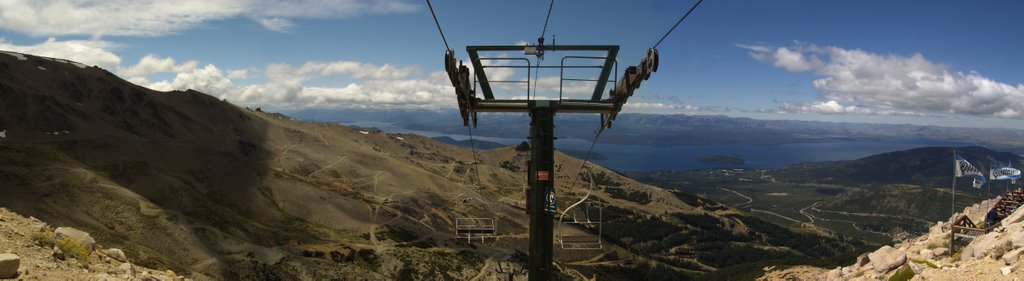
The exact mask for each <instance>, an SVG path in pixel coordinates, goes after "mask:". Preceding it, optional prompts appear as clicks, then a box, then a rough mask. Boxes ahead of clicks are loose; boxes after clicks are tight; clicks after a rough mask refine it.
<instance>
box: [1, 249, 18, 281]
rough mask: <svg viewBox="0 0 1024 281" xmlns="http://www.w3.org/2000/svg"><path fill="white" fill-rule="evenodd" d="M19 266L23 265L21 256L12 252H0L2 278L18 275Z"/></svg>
mask: <svg viewBox="0 0 1024 281" xmlns="http://www.w3.org/2000/svg"><path fill="white" fill-rule="evenodd" d="M19 267H21V257H18V255H15V254H11V253H6V254H0V279H9V278H14V277H17V276H18V268H19Z"/></svg>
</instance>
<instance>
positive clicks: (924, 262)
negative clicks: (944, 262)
mask: <svg viewBox="0 0 1024 281" xmlns="http://www.w3.org/2000/svg"><path fill="white" fill-rule="evenodd" d="M910 261H913V262H916V263H919V264H923V265H927V266H928V267H931V268H939V266H938V265H935V264H934V263H932V262H930V261H926V260H914V259H912V260H910Z"/></svg>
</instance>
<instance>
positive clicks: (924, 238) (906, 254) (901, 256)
mask: <svg viewBox="0 0 1024 281" xmlns="http://www.w3.org/2000/svg"><path fill="white" fill-rule="evenodd" d="M991 202H992V201H989V200H986V201H983V202H981V203H978V204H975V205H973V206H970V207H967V208H964V209H963V211H962V212H959V213H957V214H956V215H954V216H952V217H951V218H950V220H949V221H944V222H943V221H940V222H937V223H936V224H935V225H934V226H932V227H931V229H930V231H929V232H928V233H927V234H924V235H921V236H919V237H914V238H912V239H908V240H906V241H903V242H901V243H897V244H895V245H891V246H890V245H886V246H883V247H882V248H879V249H878V250H876V251H874V252H871V253H865V254H863V255H861V256H860V257H858V258H857V262H855V263H853V264H851V265H849V266H840V267H836V268H834V269H831V270H830V269H826V268H819V267H812V266H795V267H766V268H765V269H764V270H765V271H766V274H765V276H763V277H762V279H763V280H777V279H786V280H1021V279H1024V262H1019V261H1020V258H1021V253H1022V252H1024V210H1022V209H1024V208H1020V209H1018V210H1017V211H1016V212H1014V213H1013V214H1012V215H1010V216H1009V217H1007V218H1006V219H1004V220H1003V221H1002V226H998V227H996V228H995V229H994V230H993V231H992V232H989V233H987V234H984V235H981V236H978V237H977V238H975V239H974V240H973V241H971V242H970V244H967V245H965V246H964V245H961V246H958V248H957V251H955V252H951V251H949V248H948V247H949V235H950V226H951V222H952V221H953V218H959V217H960V216H961V215H967V216H968V217H971V218H972V220H973V221H980V220H982V219H983V215H984V213H986V212H987V211H988V208H987V206H989V204H990V203H991Z"/></svg>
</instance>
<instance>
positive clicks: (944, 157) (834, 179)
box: [773, 146, 1024, 187]
mask: <svg viewBox="0 0 1024 281" xmlns="http://www.w3.org/2000/svg"><path fill="white" fill-rule="evenodd" d="M957 154H959V155H960V156H963V157H964V158H965V159H967V160H968V161H969V162H971V163H973V165H975V166H977V167H978V168H980V169H982V170H983V171H985V172H987V171H988V169H987V168H988V167H990V166H991V165H992V164H1003V165H1005V164H1007V163H1008V162H1012V163H1013V164H1014V166H1017V167H1021V163H1022V160H1024V158H1022V157H1021V156H1020V155H1017V154H1013V153H1008V152H999V151H994V150H991V149H988V148H985V147H980V146H972V147H961V148H957ZM773 174H774V175H775V177H776V178H777V179H781V180H786V181H790V182H803V183H830V184H842V185H871V184H874V185H880V184H914V185H920V186H949V184H950V183H951V179H952V177H953V148H951V147H924V148H918V149H911V150H904V151H895V152H889V153H882V154H878V155H873V156H869V157H865V158H861V159H857V160H849V161H834V162H817V163H803V164H797V165H792V166H790V167H789V168H785V169H780V170H777V171H775V172H774V173H773ZM969 181H970V179H967V178H965V179H963V185H961V187H967V186H970V183H969Z"/></svg>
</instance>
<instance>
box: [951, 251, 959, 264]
mask: <svg viewBox="0 0 1024 281" xmlns="http://www.w3.org/2000/svg"><path fill="white" fill-rule="evenodd" d="M949 259H951V260H953V262H958V261H960V252H956V253H953V254H952V255H950V256H949Z"/></svg>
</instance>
